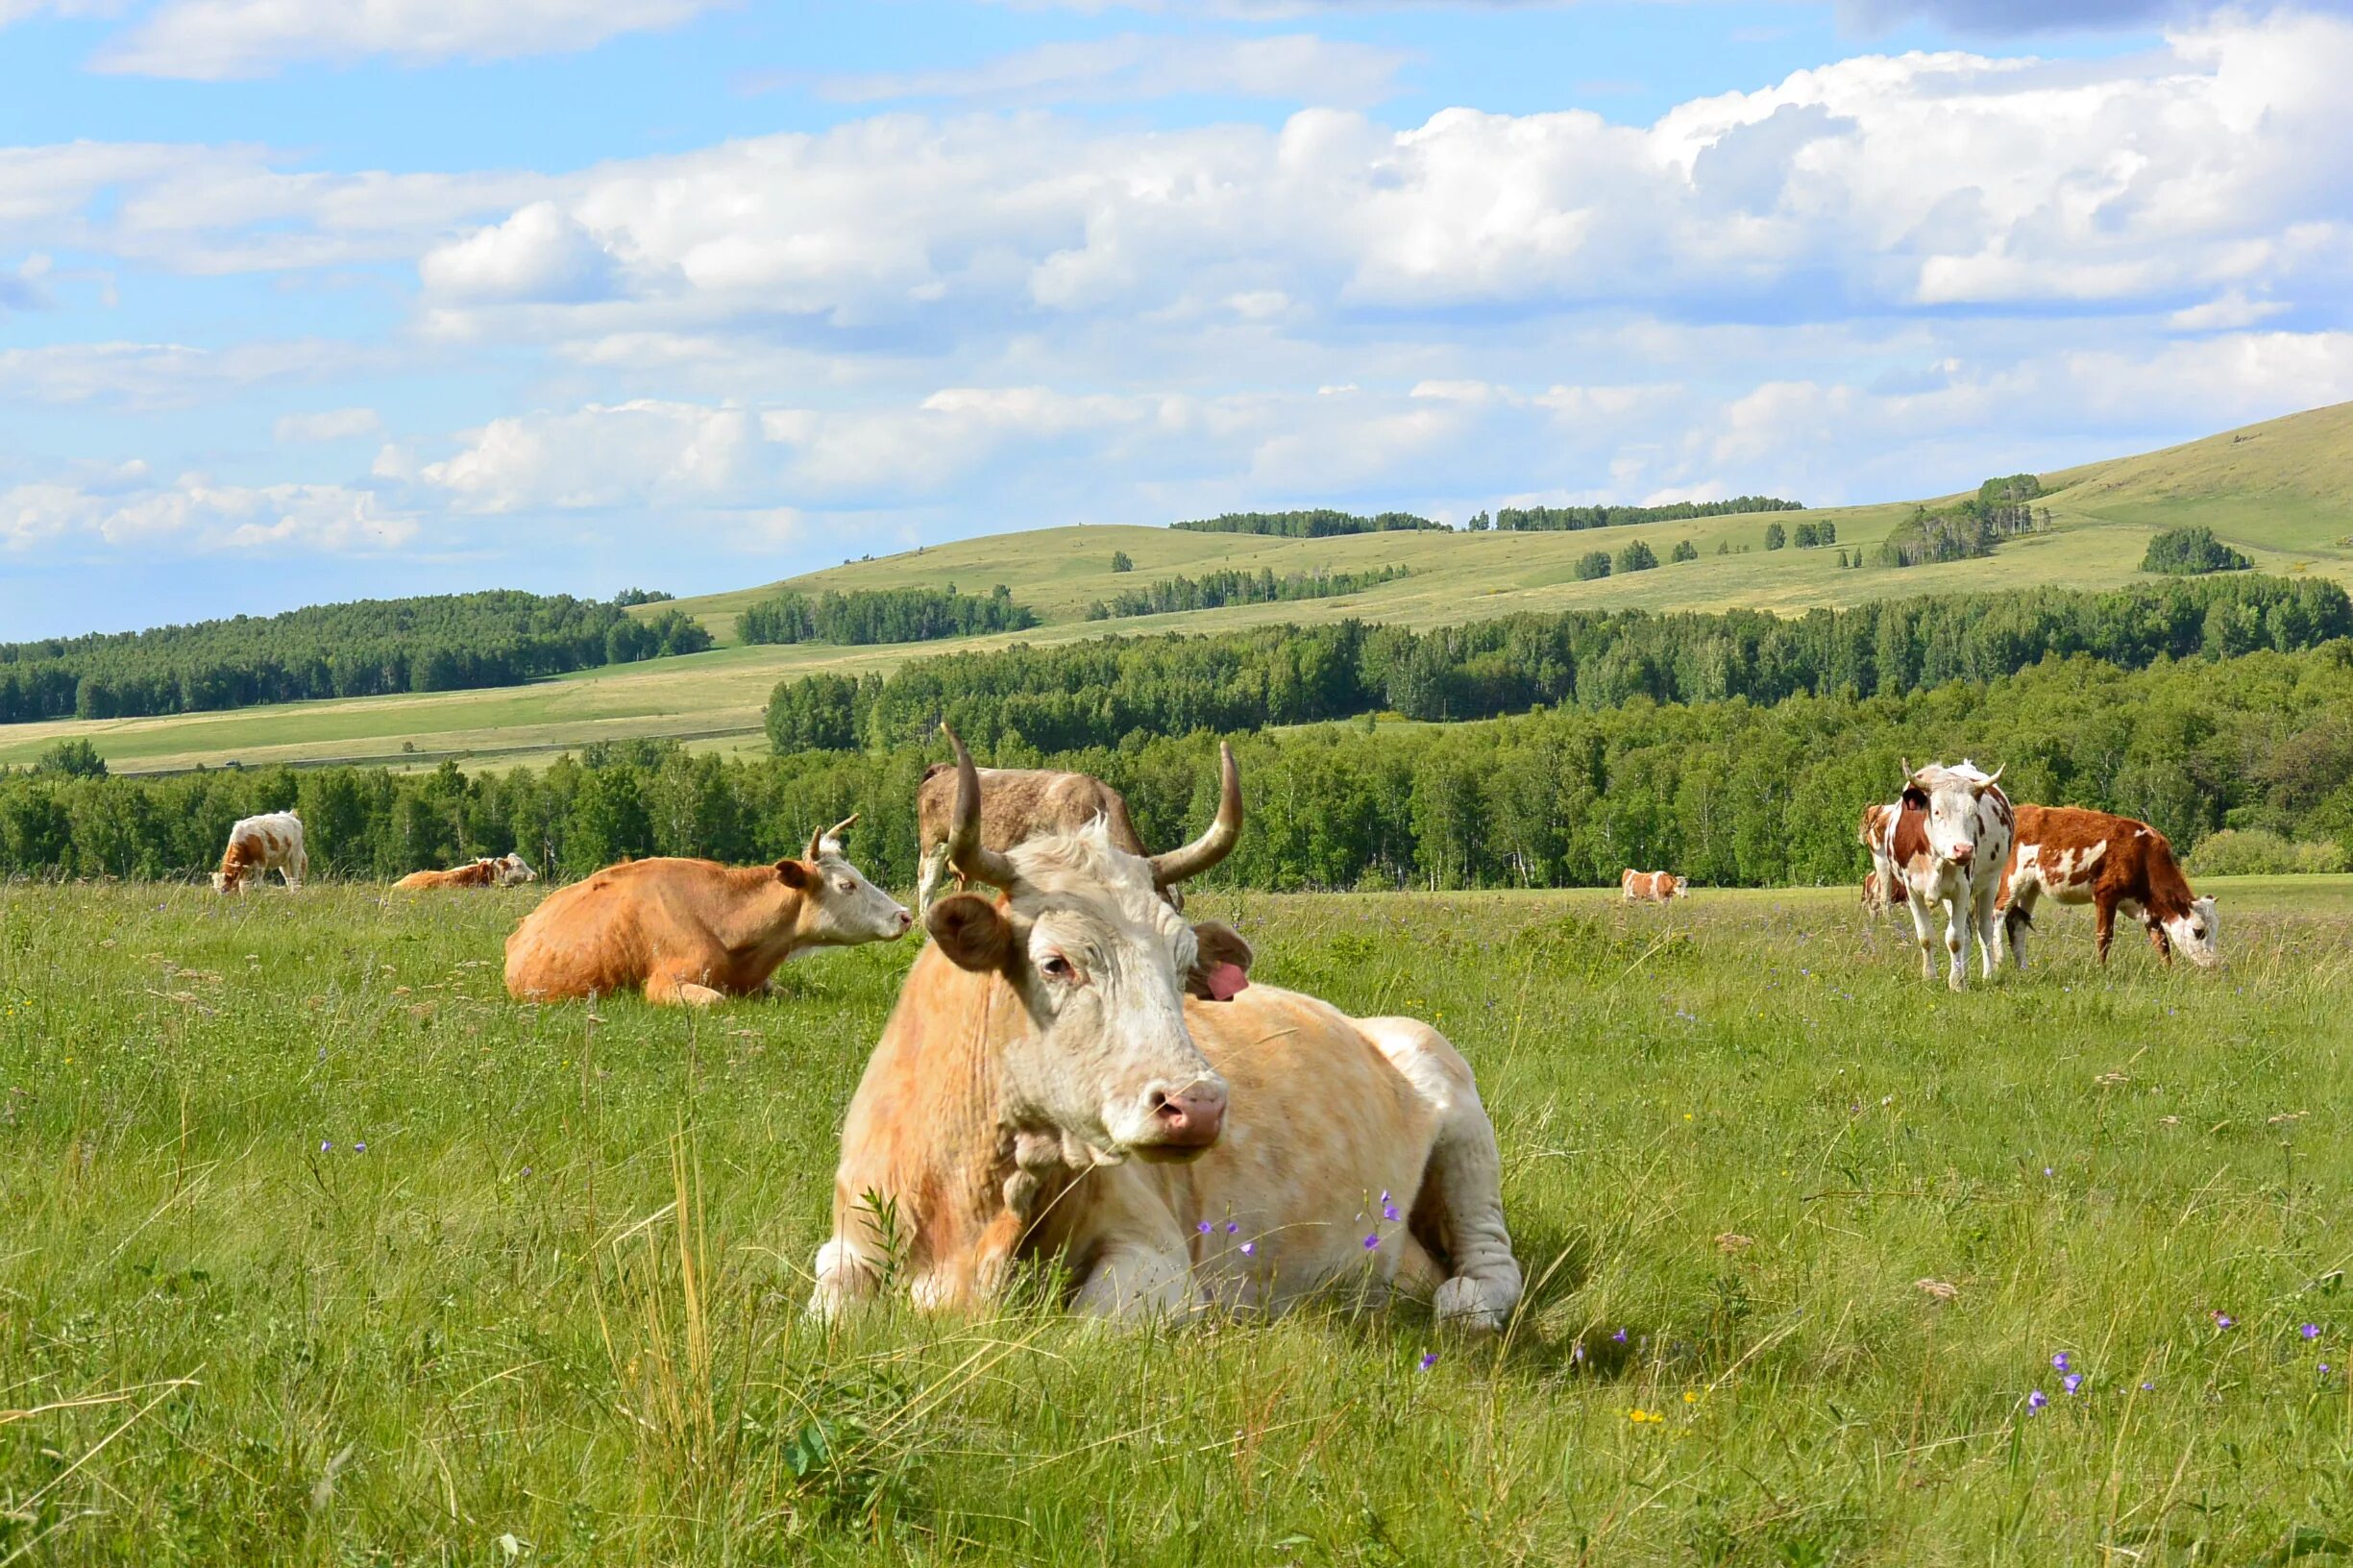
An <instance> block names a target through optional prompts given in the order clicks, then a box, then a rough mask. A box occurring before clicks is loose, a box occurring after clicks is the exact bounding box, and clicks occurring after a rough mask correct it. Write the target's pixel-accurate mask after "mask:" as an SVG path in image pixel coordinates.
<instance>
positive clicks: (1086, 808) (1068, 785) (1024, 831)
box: [915, 762, 1185, 919]
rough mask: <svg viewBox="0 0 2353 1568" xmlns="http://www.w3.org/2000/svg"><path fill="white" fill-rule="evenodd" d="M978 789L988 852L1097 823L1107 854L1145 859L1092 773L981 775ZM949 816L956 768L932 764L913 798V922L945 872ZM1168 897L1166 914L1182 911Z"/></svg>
mask: <svg viewBox="0 0 2353 1568" xmlns="http://www.w3.org/2000/svg"><path fill="white" fill-rule="evenodd" d="M980 788H981V808H980V842H981V844H982V845H984V846H985V847H987V848H991V849H1010V848H1012V847H1013V846H1014V845H1017V844H1021V843H1024V842H1026V841H1027V840H1030V839H1034V838H1038V837H1041V836H1042V835H1044V834H1048V833H1069V832H1075V831H1076V830H1078V829H1079V828H1082V827H1085V826H1086V825H1087V824H1088V823H1089V822H1091V821H1095V820H1096V819H1098V818H1100V819H1101V820H1102V821H1103V826H1104V831H1105V832H1106V833H1108V834H1109V835H1110V836H1111V842H1112V845H1113V847H1115V848H1118V849H1124V850H1126V851H1127V852H1128V853H1129V854H1131V855H1147V856H1148V855H1149V854H1150V853H1151V851H1150V850H1148V849H1146V848H1145V847H1144V846H1143V840H1142V839H1140V838H1139V837H1137V834H1136V824H1135V822H1134V821H1132V820H1130V818H1129V817H1128V814H1127V797H1126V796H1122V795H1121V794H1120V793H1119V792H1118V791H1117V790H1115V789H1113V788H1112V787H1111V786H1110V785H1108V784H1106V783H1104V782H1103V781H1102V780H1101V779H1099V778H1096V777H1095V776H1093V775H1092V774H1091V773H1066V772H1056V771H1054V770H1052V769H1045V768H983V769H982V770H980ZM955 814H956V765H955V764H954V763H952V762H938V763H934V764H932V766H931V767H930V768H929V769H928V770H926V771H925V772H924V774H923V783H922V786H921V787H920V788H919V789H918V790H917V791H916V795H915V839H916V855H917V862H916V880H915V912H916V916H917V918H918V919H920V918H921V917H923V916H924V915H927V914H929V913H930V911H931V900H932V895H933V894H935V893H937V892H938V891H939V888H940V880H941V878H942V877H944V876H945V875H946V874H947V873H948V870H949V867H948V863H947V835H948V828H949V826H950V825H951V823H952V821H953V820H954V818H955ZM1166 896H1167V899H1168V902H1169V905H1170V907H1172V908H1175V909H1179V910H1181V909H1183V908H1184V907H1185V895H1184V894H1183V893H1182V892H1180V891H1179V890H1177V889H1175V888H1170V889H1169V890H1168V892H1167V894H1166Z"/></svg>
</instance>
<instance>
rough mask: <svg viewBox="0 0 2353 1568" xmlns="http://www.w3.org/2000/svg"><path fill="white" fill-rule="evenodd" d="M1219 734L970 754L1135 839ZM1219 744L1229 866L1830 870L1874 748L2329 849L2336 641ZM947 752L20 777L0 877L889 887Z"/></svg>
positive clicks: (1514, 882) (1762, 878) (650, 749)
mask: <svg viewBox="0 0 2353 1568" xmlns="http://www.w3.org/2000/svg"><path fill="white" fill-rule="evenodd" d="M1214 749H1215V738H1214V737H1213V736H1212V735H1211V734H1209V733H1207V732H1206V731H1204V732H1199V733H1194V734H1189V735H1182V736H1175V737H1167V736H1162V737H1155V738H1149V739H1147V738H1146V737H1145V736H1144V735H1142V734H1141V733H1131V734H1129V735H1127V736H1125V737H1124V738H1123V739H1122V740H1120V742H1119V743H1118V744H1116V745H1111V746H1089V747H1076V748H1072V749H1067V750H1054V751H1041V750H1040V749H1039V748H1037V747H1034V746H1032V745H1030V744H1027V743H1025V742H1018V741H1013V740H1006V741H1002V742H1000V743H998V744H996V745H994V746H984V747H982V748H981V751H982V755H983V757H984V758H985V759H986V760H989V761H992V762H994V763H997V764H1000V765H1005V766H1016V767H1030V766H1051V767H1061V768H1070V769H1076V770H1079V771H1083V772H1090V773H1093V774H1096V775H1098V776H1100V777H1102V778H1104V779H1106V780H1108V781H1109V782H1111V783H1112V784H1114V785H1115V787H1117V788H1118V789H1119V790H1120V791H1122V792H1123V793H1124V794H1125V795H1126V796H1127V798H1128V801H1129V804H1130V807H1131V809H1132V811H1133V814H1134V816H1135V819H1136V821H1137V824H1138V827H1139V830H1140V832H1141V834H1142V836H1143V838H1144V840H1145V842H1146V843H1147V844H1149V845H1154V846H1156V847H1157V846H1161V845H1172V844H1176V843H1179V842H1181V841H1182V840H1184V839H1186V838H1189V837H1190V836H1191V835H1192V834H1194V833H1196V832H1198V831H1199V830H1200V826H1201V824H1202V823H1203V822H1204V821H1207V820H1208V819H1209V817H1210V815H1211V813H1212V811H1213V790H1214V774H1215V770H1214V763H1213V759H1214ZM1237 750H1238V755H1239V759H1240V764H1241V769H1242V775H1243V780H1244V787H1245V789H1246V790H1247V792H1248V796H1249V802H1250V806H1249V818H1248V825H1247V827H1246V828H1245V830H1244V832H1243V834H1242V838H1241V844H1240V846H1239V847H1238V849H1237V850H1236V852H1235V854H1234V856H1233V857H1232V858H1231V859H1230V860H1229V861H1228V862H1227V863H1226V864H1225V865H1224V866H1223V867H1221V868H1219V869H1218V870H1217V871H1216V872H1214V873H1213V877H1212V880H1213V882H1216V883H1221V884H1224V885H1228V886H1244V887H1252V888H1282V889H1291V888H1336V889H1347V888H1360V887H1361V888H1395V887H1422V888H1469V887H1551V886H1578V885H1604V886H1605V885H1608V884H1610V883H1613V882H1614V881H1615V880H1616V878H1617V873H1618V871H1619V870H1621V869H1622V868H1625V867H1629V866H1632V867H1637V868H1642V869H1657V868H1665V869H1670V870H1677V871H1679V872H1681V873H1683V874H1685V875H1688V876H1690V877H1691V878H1692V879H1693V880H1694V881H1695V882H1697V883H1698V884H1699V885H1700V886H1701V887H1702V888H1707V887H1725V886H1736V885H1738V886H1767V885H1782V884H1790V883H1801V884H1802V883H1837V882H1849V881H1852V880H1854V879H1856V878H1858V877H1859V876H1860V875H1861V873H1862V870H1863V859H1862V852H1861V850H1860V849H1859V848H1858V847H1857V846H1856V845H1855V841H1854V829H1855V821H1856V817H1857V815H1858V814H1859V812H1860V811H1861V808H1862V807H1863V805H1864V804H1865V803H1866V802H1869V801H1874V800H1884V799H1888V798H1890V797H1892V796H1893V794H1894V792H1895V790H1896V789H1897V787H1898V785H1899V783H1900V776H1899V771H1898V759H1899V758H1900V757H1907V758H1909V759H1910V760H1911V761H1913V762H1915V763H1917V762H1921V761H1924V760H1926V759H1928V758H1943V759H1946V760H1955V759H1957V758H1959V757H1960V756H1962V755H1964V754H1966V755H1968V756H1971V757H1973V758H1974V759H1975V760H1977V761H1978V762H1979V763H1981V764H1983V765H1985V766H1987V767H1992V766H1995V765H1997V764H1999V765H2001V766H2003V767H2005V768H2006V769H2007V770H2008V771H2007V772H2005V773H2004V774H2003V781H2004V784H2005V787H2006V788H2008V789H2009V791H2010V793H2011V796H2012V797H2013V798H2014V799H2019V800H2033V801H2043V802H2050V803H2069V804H2079V805H2088V806H2095V807H2098V808H2102V809H2105V810H2110V811H2117V812H2121V813H2123V814H2124V815H2126V816H2130V817H2136V818H2140V819H2143V820H2145V821H2150V822H2153V823H2155V824H2156V825H2157V826H2158V827H2159V828H2160V829H2161V830H2163V831H2164V832H2165V833H2167V834H2168V835H2169V837H2171V838H2172V840H2173V842H2174V845H2175V846H2176V848H2177V849H2179V850H2181V851H2182V852H2184V853H2188V852H2190V851H2193V850H2194V848H2195V847H2196V845H2198V844H2199V843H2200V841H2201V840H2202V839H2204V838H2205V837H2206V836H2207V835H2209V834H2211V833H2214V832H2215V831H2217V830H2218V829H2221V828H2230V829H2233V830H2235V831H2237V832H2239V833H2242V834H2246V833H2258V832H2260V833H2272V834H2278V835H2281V836H2282V837H2284V838H2286V839H2289V840H2292V841H2298V842H2304V843H2333V844H2336V845H2340V846H2341V847H2347V848H2353V643H2349V642H2347V641H2345V640H2343V639H2341V638H2340V639H2337V640H2333V641H2330V642H2328V643H2326V644H2323V645H2322V646H2320V647H2318V648H2315V649H2306V650H2304V651H2300V652H2292V653H2279V652H2272V651H2258V652H2251V653H2246V654H2243V655H2240V656H2237V657H2229V658H2221V659H2217V660H2212V661H2209V660H2206V659H2202V658H2201V659H2196V660H2194V661H2184V662H2173V661H2168V660H2161V661H2160V662H2158V663H2156V664H2154V665H2152V666H2151V667H2149V668H2146V669H2144V670H2139V671H2127V670H2123V669H2120V668H2119V667H2118V666H2117V665H2115V664H2114V663H2110V662H2107V661H2104V660H2099V659H2096V658H2093V657H2091V656H2090V655H2088V654H2085V653H2081V652H2075V653H2054V654H2051V655H2049V656H2047V657H2046V658H2044V659H2042V660H2040V661H2039V662H2035V663H2032V664H2030V665H2028V666H2027V667H2026V668H2024V669H2022V671H2020V672H2019V673H2017V674H2004V675H2000V676H1997V677H1995V678H1992V679H1988V680H1979V679H1970V678H1956V679H1952V680H1949V681H1946V682H1944V683H1942V684H1938V685H1934V686H1927V687H1921V688H1914V689H1910V690H1905V691H1901V692H1899V693H1891V694H1887V695H1879V696H1872V697H1864V696H1860V695H1857V694H1855V693H1854V692H1852V691H1849V690H1840V691H1837V692H1835V693H1833V694H1831V695H1826V696H1805V695H1800V696H1793V697H1789V698H1785V699H1783V700H1781V701H1779V702H1776V703H1772V704H1770V705H1767V704H1761V703H1757V702H1752V701H1750V700H1748V699H1746V698H1729V699H1725V700H1718V701H1710V702H1703V703H1697V704H1691V705H1682V704H1675V703H1658V702H1654V701H1653V700H1650V699H1649V698H1634V699H1632V700H1630V701H1628V702H1626V703H1625V704H1624V705H1622V706H1615V707H1610V708H1606V709H1604V710H1600V711H1588V710H1584V709H1581V708H1575V707H1562V708H1556V709H1550V710H1547V711H1543V712H1539V713H1533V714H1526V715H1521V716H1517V717H1512V718H1506V719H1496V720H1488V721H1483V722H1479V723H1461V724H1450V725H1428V726H1400V725H1396V724H1392V723H1376V722H1374V721H1373V720H1371V719H1370V718H1369V717H1367V718H1363V719H1359V720H1354V721H1348V722H1343V723H1324V724H1315V725H1310V726H1306V727H1302V728H1298V729H1290V730H1265V731H1261V732H1259V733H1255V734H1248V735H1243V736H1240V737H1238V739H1237ZM943 755H944V750H943V748H942V747H941V746H940V745H939V743H938V741H937V738H936V737H927V738H926V739H925V740H924V741H923V742H921V743H917V744H907V745H901V746H895V747H889V748H887V749H881V750H870V751H832V752H828V751H803V752H799V753H797V754H794V755H791V756H781V757H766V758H756V759H748V760H726V759H722V758H718V757H713V756H709V755H693V754H689V753H687V752H685V751H684V750H682V749H681V748H680V747H678V746H677V744H676V743H675V742H668V741H642V742H630V743H623V744H616V745H610V746H597V747H589V748H588V749H587V750H586V751H585V752H584V753H583V754H582V755H580V756H578V757H576V758H575V757H569V756H568V757H566V758H564V759H562V760H560V761H558V762H557V763H556V764H554V765H553V766H552V767H550V768H548V769H546V770H544V771H542V772H530V771H527V770H521V769H518V770H515V771H513V772H504V773H492V772H484V773H479V774H476V775H473V776H468V775H467V774H466V773H464V772H461V771H460V770H459V769H458V768H457V767H456V766H455V765H453V764H448V765H444V766H443V767H442V768H440V769H439V770H438V771H435V772H426V773H413V774H398V773H393V772H386V771H383V770H380V769H369V770H361V769H351V768H331V769H322V770H317V771H311V772H293V771H286V770H268V771H259V770H249V771H232V772H210V773H199V774H189V775H182V776H179V777H172V778H164V779H156V780H140V779H135V778H122V777H114V778H106V777H95V776H73V775H70V774H64V773H48V774H40V775H35V774H32V773H27V772H19V773H14V774H10V775H0V870H6V871H7V872H9V873H12V874H32V875H50V874H68V875H78V876H123V877H193V876H195V875H197V874H199V873H201V872H202V871H204V870H207V869H208V868H209V867H210V866H211V865H212V864H214V863H215V862H216V861H217V859H218V856H219V854H220V850H221V846H222V844H223V843H224V842H225V840H226V837H227V834H228V830H229V826H230V824H231V823H232V822H233V821H235V820H236V819H237V818H239V817H241V816H246V815H250V814H252V813H254V812H257V811H266V810H279V809H285V808H292V809H294V810H296V811H299V812H300V813H301V815H302V818H303V821H304V824H305V828H306V838H307V840H308V846H309V851H310V859H311V866H312V870H313V873H314V874H315V875H327V876H341V877H360V878H370V879H376V880H382V879H386V878H389V877H392V876H394V875H397V874H399V873H402V872H404V871H407V870H414V869H416V868H418V867H421V866H435V865H447V864H452V863H454V862H456V861H459V860H462V859H464V858H467V857H471V856H474V855H478V854H497V853H503V852H504V851H506V850H508V849H510V848H511V849H516V850H519V851H521V852H522V853H523V854H524V855H525V856H526V857H527V858H529V859H530V860H531V861H532V862H533V863H534V864H535V865H538V866H540V867H541V868H542V869H543V870H549V871H551V872H552V873H553V874H555V875H558V876H562V877H577V876H580V875H584V874H586V873H587V872H588V871H591V870H595V869H596V868H598V867H600V866H603V865H607V864H610V863H611V862H613V861H615V860H618V859H620V858H621V857H623V856H625V855H632V856H644V855H651V854H686V855H709V856H714V857H716V858H719V859H722V860H726V861H734V862H751V861H759V860H772V859H776V858H779V857H781V856H784V855H787V854H795V853H797V852H798V848H799V846H800V845H802V844H803V843H804V842H805V840H806V838H807V835H808V832H809V830H810V828H811V827H812V826H815V825H818V824H821V823H827V822H833V821H840V820H841V819H842V818H845V817H846V816H848V815H849V814H850V813H852V812H857V813H859V823H858V826H857V827H856V828H855V829H854V830H853V831H852V833H851V835H850V840H849V847H850V851H851V854H852V856H853V857H854V858H855V859H856V860H857V861H858V862H859V864H860V865H862V866H863V867H865V868H866V869H867V870H869V871H870V873H871V874H873V875H875V876H876V877H877V878H879V879H881V880H883V881H886V882H888V883H890V884H893V885H896V886H900V887H904V886H906V885H908V884H909V883H910V882H911V881H912V879H913V877H914V872H915V852H916V820H915V801H916V791H917V788H918V786H919V783H920V782H921V779H922V775H923V771H924V769H925V767H926V766H927V765H928V764H929V763H932V762H935V761H938V760H940V758H941V757H942V756H943Z"/></svg>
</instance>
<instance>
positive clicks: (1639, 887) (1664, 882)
mask: <svg viewBox="0 0 2353 1568" xmlns="http://www.w3.org/2000/svg"><path fill="white" fill-rule="evenodd" d="M1690 890H1691V884H1690V883H1689V882H1687V881H1685V880H1684V879H1683V878H1681V877H1679V876H1678V875H1676V874H1675V873H1674V872H1673V871H1636V870H1624V871H1620V872H1619V873H1618V891H1619V892H1620V893H1621V894H1625V897H1626V901H1627V902H1628V903H1630V904H1663V903H1665V902H1666V901H1667V900H1668V899H1670V898H1682V897H1686V896H1688V895H1689V893H1690Z"/></svg>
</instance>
